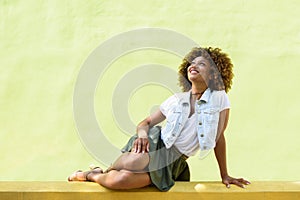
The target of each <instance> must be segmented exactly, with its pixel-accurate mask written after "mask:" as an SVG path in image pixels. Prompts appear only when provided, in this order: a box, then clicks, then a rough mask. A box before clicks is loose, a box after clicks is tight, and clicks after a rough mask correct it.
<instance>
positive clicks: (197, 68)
mask: <svg viewBox="0 0 300 200" xmlns="http://www.w3.org/2000/svg"><path fill="white" fill-rule="evenodd" d="M209 68H210V64H209V61H208V60H207V59H206V58H204V57H202V56H199V57H196V58H195V59H194V60H193V61H192V62H191V65H190V66H189V67H188V68H187V75H188V79H189V80H190V81H191V82H192V83H197V82H203V81H204V82H205V83H206V85H207V84H208V80H209Z"/></svg>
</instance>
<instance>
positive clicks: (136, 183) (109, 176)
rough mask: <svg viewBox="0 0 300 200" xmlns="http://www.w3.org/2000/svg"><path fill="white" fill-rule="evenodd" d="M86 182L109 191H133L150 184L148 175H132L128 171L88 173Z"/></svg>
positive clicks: (132, 173)
mask: <svg viewBox="0 0 300 200" xmlns="http://www.w3.org/2000/svg"><path fill="white" fill-rule="evenodd" d="M87 178H88V180H90V181H93V182H96V183H99V184H100V185H102V186H104V187H107V188H110V189H133V188H141V187H145V186H147V185H150V184H151V179H150V176H149V174H148V173H145V172H144V173H134V172H130V171H128V170H120V171H117V170H111V171H109V172H108V173H90V174H88V176H87Z"/></svg>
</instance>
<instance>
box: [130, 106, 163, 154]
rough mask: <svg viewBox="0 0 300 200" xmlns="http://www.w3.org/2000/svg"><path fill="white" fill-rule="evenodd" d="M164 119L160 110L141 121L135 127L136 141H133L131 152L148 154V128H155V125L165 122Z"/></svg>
mask: <svg viewBox="0 0 300 200" xmlns="http://www.w3.org/2000/svg"><path fill="white" fill-rule="evenodd" d="M165 119H166V117H165V116H164V115H163V114H162V112H161V111H160V110H158V111H156V112H154V113H153V114H151V115H150V116H148V117H147V118H146V119H144V120H143V121H141V122H140V123H139V124H138V126H137V130H136V132H137V134H138V139H136V140H135V142H134V145H133V150H132V151H133V152H135V153H145V152H149V142H148V131H149V128H150V127H152V126H155V125H156V124H158V123H160V122H162V121H163V120H165Z"/></svg>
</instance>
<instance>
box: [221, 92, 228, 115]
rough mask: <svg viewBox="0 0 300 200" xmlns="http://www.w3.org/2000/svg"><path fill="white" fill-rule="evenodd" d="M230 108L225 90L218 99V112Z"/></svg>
mask: <svg viewBox="0 0 300 200" xmlns="http://www.w3.org/2000/svg"><path fill="white" fill-rule="evenodd" d="M228 108H230V101H229V97H228V95H227V93H226V92H225V90H223V92H222V93H221V98H220V112H221V111H223V110H225V109H228Z"/></svg>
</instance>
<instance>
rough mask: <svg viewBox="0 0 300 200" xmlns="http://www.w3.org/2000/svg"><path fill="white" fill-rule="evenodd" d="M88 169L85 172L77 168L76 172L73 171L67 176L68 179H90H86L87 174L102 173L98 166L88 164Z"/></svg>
mask: <svg viewBox="0 0 300 200" xmlns="http://www.w3.org/2000/svg"><path fill="white" fill-rule="evenodd" d="M90 169H91V170H90V171H86V172H83V171H81V170H78V171H76V172H74V173H73V174H71V175H70V176H69V177H68V181H90V180H89V179H88V175H89V174H99V173H100V174H102V173H103V170H102V169H101V168H100V167H93V168H92V167H91V166H90Z"/></svg>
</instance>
